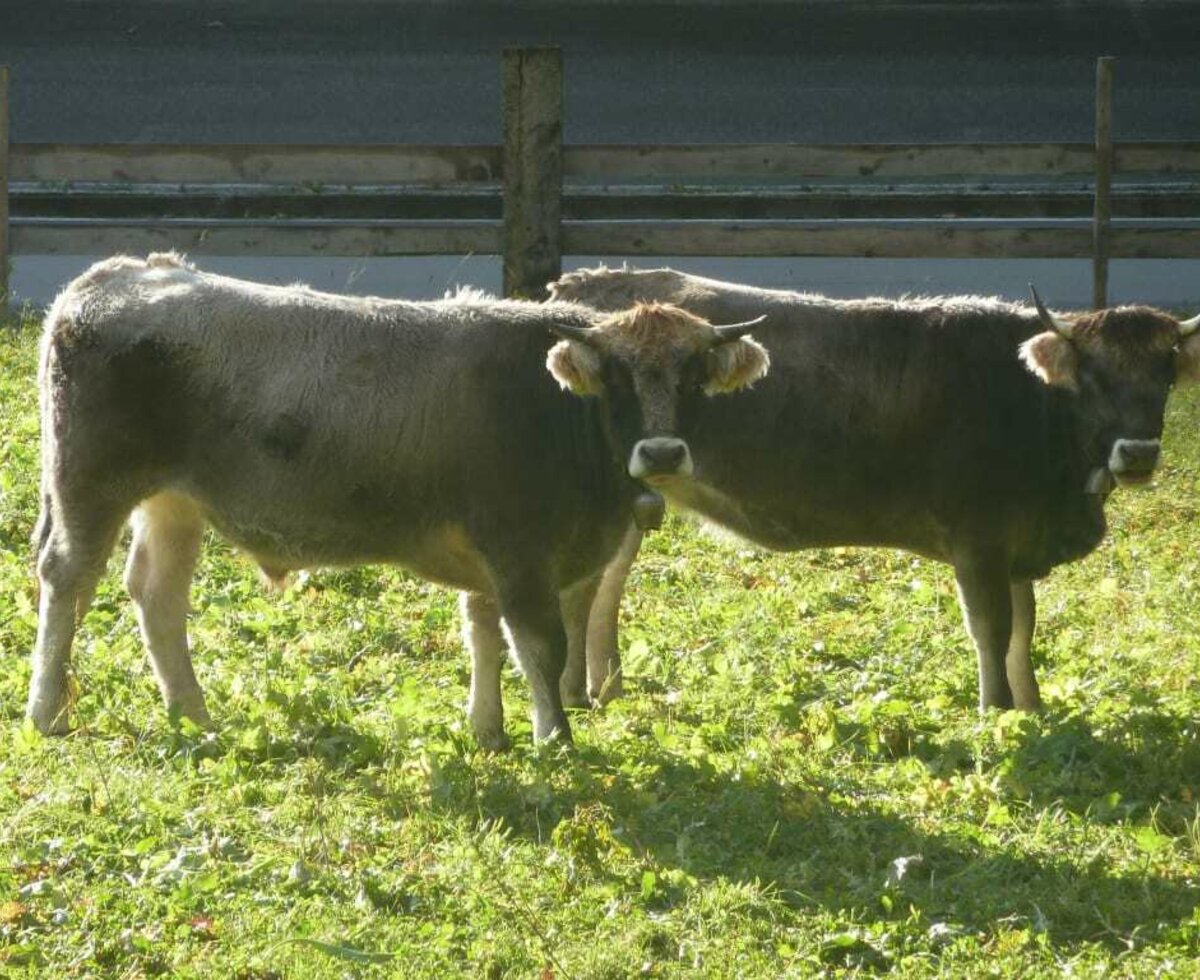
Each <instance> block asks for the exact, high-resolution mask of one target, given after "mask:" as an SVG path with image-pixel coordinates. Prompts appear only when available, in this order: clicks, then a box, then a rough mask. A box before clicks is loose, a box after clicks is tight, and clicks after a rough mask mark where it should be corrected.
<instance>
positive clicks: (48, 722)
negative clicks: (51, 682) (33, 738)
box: [25, 692, 71, 735]
mask: <svg viewBox="0 0 1200 980" xmlns="http://www.w3.org/2000/svg"><path fill="white" fill-rule="evenodd" d="M25 717H26V719H28V720H29V721H31V722H32V723H34V727H35V728H36V729H37V731H38V732H41V733H42V734H43V735H66V734H70V733H71V716H70V711H68V708H67V698H65V697H55V696H54V695H53V692H52V695H50V696H49V697H38V698H35V697H30V699H29V704H28V705H26V707H25Z"/></svg>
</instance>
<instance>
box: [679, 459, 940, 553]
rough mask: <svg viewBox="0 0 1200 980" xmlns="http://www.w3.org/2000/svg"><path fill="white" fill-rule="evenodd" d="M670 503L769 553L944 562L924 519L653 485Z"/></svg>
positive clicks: (798, 498)
mask: <svg viewBox="0 0 1200 980" xmlns="http://www.w3.org/2000/svg"><path fill="white" fill-rule="evenodd" d="M656 488H657V489H659V490H661V492H662V493H663V495H664V496H666V497H667V499H668V500H670V501H671V502H672V503H674V504H676V505H678V506H680V507H683V508H685V509H687V510H691V511H695V512H696V513H699V514H701V515H703V516H704V517H706V518H707V519H709V520H711V521H713V522H714V523H716V524H719V525H720V526H721V527H723V528H725V529H727V530H729V531H732V532H734V533H735V534H737V535H739V536H740V537H743V538H745V539H746V540H748V541H752V542H754V543H755V544H757V545H761V546H762V547H764V548H769V549H771V550H772V551H801V550H804V549H806V548H827V547H851V546H863V547H887V548H903V549H905V550H907V551H912V552H914V553H916V554H919V555H923V556H924V557H926V558H933V559H936V560H940V561H945V560H948V554H949V549H948V547H947V544H946V539H947V534H946V532H945V530H944V529H943V528H942V527H941V526H940V525H938V523H937V522H936V521H934V520H933V519H932V518H931V517H930V516H929V515H928V514H924V513H921V514H906V515H892V514H889V513H886V512H884V511H883V509H882V508H877V509H875V510H874V511H867V510H865V509H860V510H847V509H845V508H840V509H839V508H834V507H821V506H819V505H816V504H814V503H813V502H812V501H808V500H806V499H805V498H804V497H803V496H802V495H801V494H799V493H797V494H796V495H795V496H794V497H792V498H791V499H790V500H789V502H788V503H789V506H786V507H785V506H780V505H779V504H778V503H775V502H771V501H767V502H765V503H760V502H757V501H755V500H752V499H741V500H739V499H735V498H733V497H730V496H727V495H725V494H723V493H721V491H719V490H717V489H715V488H714V487H712V486H709V485H706V484H702V483H699V482H698V481H694V480H687V479H680V480H675V481H671V482H666V481H664V482H662V483H660V484H657V485H656Z"/></svg>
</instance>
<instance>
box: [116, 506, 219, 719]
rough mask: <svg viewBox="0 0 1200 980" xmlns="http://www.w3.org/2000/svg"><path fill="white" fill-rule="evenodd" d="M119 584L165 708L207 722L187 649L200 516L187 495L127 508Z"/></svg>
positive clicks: (201, 520) (198, 545) (207, 717)
mask: <svg viewBox="0 0 1200 980" xmlns="http://www.w3.org/2000/svg"><path fill="white" fill-rule="evenodd" d="M131 523H132V525H133V540H132V542H131V543H130V546H129V560H128V562H127V563H126V566H125V587H126V588H127V589H128V590H129V594H130V596H132V597H133V602H134V605H135V606H136V608H137V618H138V625H139V626H141V629H142V639H143V640H144V641H145V643H146V649H147V650H148V651H149V653H150V665H151V667H152V668H153V669H154V677H155V679H156V680H157V681H158V688H159V690H160V691H161V692H162V697H163V701H164V702H165V703H166V706H167V710H168V711H169V712H171V713H172V714H178V715H179V716H180V717H183V718H189V719H191V720H192V721H194V722H195V723H196V724H197V725H201V726H203V727H206V728H208V727H211V726H212V719H211V718H210V717H209V714H208V708H207V707H206V706H205V704H204V692H203V691H201V690H200V684H199V682H198V681H197V680H196V673H195V671H194V670H193V669H192V657H191V654H190V653H189V652H188V638H187V614H188V590H189V589H190V587H191V582H192V572H193V571H194V570H195V567H196V557H197V555H199V553H200V541H201V538H202V537H203V535H204V518H203V516H202V515H201V513H200V511H199V509H198V508H197V507H196V505H195V504H193V503H192V502H191V501H190V500H187V499H186V498H184V497H180V496H176V495H175V494H167V493H163V494H159V495H157V496H154V497H151V498H149V499H148V500H144V501H142V503H141V505H140V506H139V507H138V508H137V510H135V511H134V512H133V518H132V520H131Z"/></svg>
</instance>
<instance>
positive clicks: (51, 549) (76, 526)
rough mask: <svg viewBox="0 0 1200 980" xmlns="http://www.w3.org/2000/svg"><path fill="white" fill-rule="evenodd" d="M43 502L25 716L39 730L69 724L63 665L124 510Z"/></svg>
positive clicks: (58, 731) (56, 731)
mask: <svg viewBox="0 0 1200 980" xmlns="http://www.w3.org/2000/svg"><path fill="white" fill-rule="evenodd" d="M43 506H44V507H45V510H44V511H43V515H42V520H41V522H40V524H39V528H38V538H39V545H40V547H39V549H38V559H37V574H38V584H39V592H40V595H39V597H38V629H37V641H36V645H35V646H34V649H33V677H32V679H31V680H30V684H29V701H28V703H27V705H26V708H25V717H26V718H28V719H29V720H30V721H31V722H33V724H34V727H36V728H37V730H38V731H40V732H42V733H44V734H47V735H62V734H65V733H66V732H68V731H69V730H70V719H69V717H68V707H69V705H68V701H69V698H68V694H67V671H68V668H69V667H70V664H71V643H72V642H73V641H74V639H75V627H76V625H77V623H78V622H79V620H80V619H81V618H82V617H83V614H84V613H85V612H87V607H88V604H89V603H90V602H91V597H92V595H93V593H94V592H95V589H96V583H97V582H98V581H99V580H100V576H101V575H102V574H103V573H104V565H105V563H106V562H107V561H108V556H109V555H110V554H111V553H112V549H113V545H114V544H115V543H116V539H117V534H118V532H119V531H120V529H121V524H122V523H123V522H124V519H125V515H124V514H119V515H118V514H115V513H114V512H112V511H108V512H105V513H103V514H97V513H95V512H94V511H91V509H90V508H73V509H69V508H67V507H65V506H63V505H62V503H61V501H60V502H59V506H58V507H57V508H54V507H52V505H51V502H50V500H49V498H47V499H46V500H45V502H44V504H43Z"/></svg>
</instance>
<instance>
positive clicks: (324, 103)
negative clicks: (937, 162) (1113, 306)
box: [0, 0, 1200, 301]
mask: <svg viewBox="0 0 1200 980" xmlns="http://www.w3.org/2000/svg"><path fill="white" fill-rule="evenodd" d="M528 43H553V44H558V45H561V46H562V47H563V49H564V58H565V66H566V119H567V123H566V134H565V135H566V139H567V140H568V141H570V142H605V141H617V142H676V141H680V142H693V141H714V142H719V141H747V140H750V141H759V140H761V141H812V142H876V141H884V142H886V141H930V140H1087V139H1089V138H1090V136H1091V132H1092V91H1093V84H1094V82H1093V77H1094V60H1095V58H1096V56H1098V55H1101V54H1111V55H1115V56H1116V57H1117V58H1118V62H1117V66H1116V86H1115V97H1114V120H1115V121H1114V133H1115V136H1116V137H1117V138H1118V139H1122V138H1123V139H1197V138H1200V59H1198V58H1197V53H1196V52H1197V48H1198V46H1200V4H1189V3H1178V2H1177V3H1169V2H1150V3H1147V2H1130V3H1095V2H1074V3H1053V4H1051V3H1036V2H1026V3H1022V2H1010V3H971V2H965V0H960V2H958V3H951V4H913V3H895V4H878V3H876V4H872V3H856V2H853V0H846V2H840V3H832V2H813V0H809V2H798V3H791V4H787V3H778V2H776V3H759V4H741V3H721V4H711V3H710V4H697V3H636V4H634V3H620V2H605V0H594V2H585V0H567V2H559V3H526V4H504V3H499V2H478V0H477V2H465V3H451V2H440V3H439V2H395V3H386V2H383V0H341V2H338V3H314V2H310V0H265V2H239V3H230V2H216V3H203V4H199V3H186V2H176V0H132V2H106V3H96V2H85V0H59V2H53V0H34V2H31V0H0V63H6V64H8V65H9V66H10V67H11V69H12V93H11V105H12V110H11V138H12V139H13V140H14V141H72V142H93V141H97V142H103V141H172V142H175V141H215V142H334V143H338V142H388V141H405V142H434V143H438V142H495V141H498V140H499V139H500V117H499V101H500V92H499V54H500V51H501V50H502V49H503V48H504V47H505V46H507V45H513V44H528ZM80 261H82V260H79V261H75V262H74V266H73V267H77V266H78V265H79V264H80ZM35 264H36V265H37V266H38V270H40V271H36V274H35V272H34V271H31V266H32V265H35ZM681 264H682V263H681ZM691 264H692V265H693V266H694V265H695V263H691ZM700 265H701V267H702V268H704V269H706V270H709V271H714V270H715V271H716V272H718V273H720V274H729V275H734V274H736V275H741V276H743V277H745V278H754V279H758V280H760V281H769V282H772V283H779V284H788V283H790V282H796V283H797V284H803V285H805V286H808V287H812V288H826V289H830V290H831V291H841V292H864V291H875V290H881V291H895V290H896V289H901V288H909V289H918V290H926V291H928V290H930V289H935V290H936V289H946V288H948V289H962V288H978V289H982V290H985V291H1000V292H1011V291H1012V290H1011V289H1010V288H1009V286H1008V283H1009V282H1010V281H1011V275H1010V274H1011V273H1015V274H1016V275H1018V276H1020V275H1024V274H1025V273H1024V272H1023V271H1022V270H1025V269H1027V268H1029V267H1032V269H1033V271H1034V272H1035V273H1040V272H1041V270H1043V269H1045V268H1048V264H1047V263H1017V265H1016V266H1015V267H1012V268H1009V269H1004V268H1002V267H1003V266H1005V265H1006V264H1005V263H978V262H975V263H966V264H964V263H957V262H940V263H931V262H924V263H916V264H913V263H907V262H905V263H897V262H883V261H881V260H873V261H870V262H865V263H854V262H844V261H837V262H828V261H819V260H811V261H809V260H805V261H802V262H796V261H793V260H788V261H786V262H783V263H771V262H750V263H746V262H740V263H739V262H728V261H725V262H721V263H716V264H714V263H711V262H708V263H705V262H702V263H700ZM1074 265H1081V264H1078V263H1076V264H1074ZM1197 265H1198V264H1197V263H1166V264H1163V263H1134V264H1133V267H1134V268H1133V269H1132V271H1130V272H1129V273H1128V274H1127V273H1126V272H1124V271H1122V269H1121V268H1120V267H1118V268H1117V269H1115V270H1114V292H1115V295H1118V296H1120V295H1121V293H1122V291H1123V290H1124V289H1126V286H1127V285H1128V286H1130V287H1131V288H1132V292H1133V293H1134V294H1136V295H1140V296H1143V297H1147V298H1149V297H1153V298H1156V299H1170V298H1180V297H1181V294H1180V290H1183V294H1182V295H1184V296H1187V295H1190V296H1193V297H1200V285H1198V286H1197V287H1195V288H1191V287H1190V286H1188V285H1187V283H1190V282H1193V281H1197V276H1196V272H1197V271H1198V270H1197ZM60 266H62V263H58V264H57V265H55V264H54V263H50V264H49V265H47V264H46V263H45V262H44V261H43V260H29V259H26V260H21V261H19V262H18V264H17V267H16V269H15V270H14V278H15V282H14V285H15V286H16V288H17V289H18V290H19V291H21V292H23V293H24V294H25V295H27V296H31V297H33V298H42V294H44V292H45V290H46V288H47V283H50V282H52V281H54V279H55V277H57V276H58V275H59V272H60ZM285 266H286V267H285V268H282V269H280V270H279V271H278V273H277V274H278V275H279V276H281V277H283V278H290V277H294V276H295V275H296V274H297V272H299V274H303V275H306V276H307V277H308V278H310V279H312V280H314V281H315V283H316V284H318V285H322V286H332V287H337V288H344V287H346V286H349V288H355V289H370V288H375V282H374V280H375V278H376V276H377V275H378V276H381V277H382V279H381V282H382V283H383V284H385V285H386V284H389V283H391V284H394V283H396V282H397V279H396V276H397V275H400V276H401V279H402V280H403V282H404V284H405V285H404V288H406V289H408V290H410V291H415V292H420V293H424V294H428V293H429V292H431V291H437V290H440V288H441V287H442V286H443V285H444V283H445V281H448V279H447V277H450V276H457V277H458V278H466V279H468V280H470V281H474V282H477V283H478V284H480V285H484V286H490V285H494V284H495V282H496V280H497V279H498V275H497V274H496V273H495V270H494V263H492V262H491V261H490V260H487V259H472V260H470V261H469V262H468V263H467V264H466V265H460V264H459V260H458V259H449V258H448V259H446V260H444V262H443V263H442V264H441V265H439V266H438V267H437V269H436V270H435V271H433V272H429V271H428V269H426V268H425V267H426V266H428V263H415V264H414V263H411V262H408V263H404V262H402V263H400V265H397V264H396V263H384V264H383V265H382V266H380V265H378V264H373V263H365V264H364V263H362V262H355V263H350V264H349V265H348V266H347V265H346V264H345V263H342V264H338V263H333V264H329V263H324V264H319V265H317V266H313V265H312V264H311V263H291V262H289V263H286V264H285ZM372 266H374V267H372ZM401 266H403V269H408V270H409V271H403V270H402V269H401ZM1071 266H1072V264H1071V263H1055V264H1054V267H1055V270H1054V271H1053V276H1054V285H1052V286H1051V288H1050V289H1049V291H1050V292H1051V293H1052V294H1053V293H1058V295H1059V296H1060V298H1061V299H1063V300H1075V301H1082V300H1083V299H1085V298H1086V294H1087V287H1086V274H1084V275H1080V274H1079V270H1076V271H1074V272H1072V271H1071V270H1070V267H1071ZM1156 266H1162V267H1163V268H1162V269H1159V270H1158V271H1155V269H1154V268H1152V267H1156ZM1168 267H1169V268H1168ZM268 268H270V267H268ZM418 268H420V269H421V270H423V271H420V272H415V273H414V272H412V270H413V269H418ZM47 269H50V270H51V271H49V272H47V271H46V270H47ZM347 269H348V270H349V271H347ZM397 270H400V271H397ZM856 270H858V271H856ZM862 270H865V271H862ZM356 272H357V275H354V274H355V273H356ZM269 274H272V275H275V274H276V273H274V272H271V273H269ZM414 275H415V276H416V277H417V278H416V279H414V278H413V276H414ZM1146 275H1150V276H1151V279H1152V280H1153V282H1154V285H1153V288H1152V289H1151V287H1150V286H1146V285H1145V282H1146V279H1145V277H1146ZM349 278H353V281H351V282H349V283H347V282H346V280H347V279H349ZM1127 280H1128V282H1127ZM1018 281H1023V280H1020V279H1018ZM422 283H423V284H424V285H422ZM1079 284H1082V289H1078V288H1077V285H1079ZM1189 289H1190V292H1189ZM1147 290H1149V292H1147ZM378 291H382V292H395V291H396V289H395V287H394V285H393V287H392V288H386V289H379V290H378Z"/></svg>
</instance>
